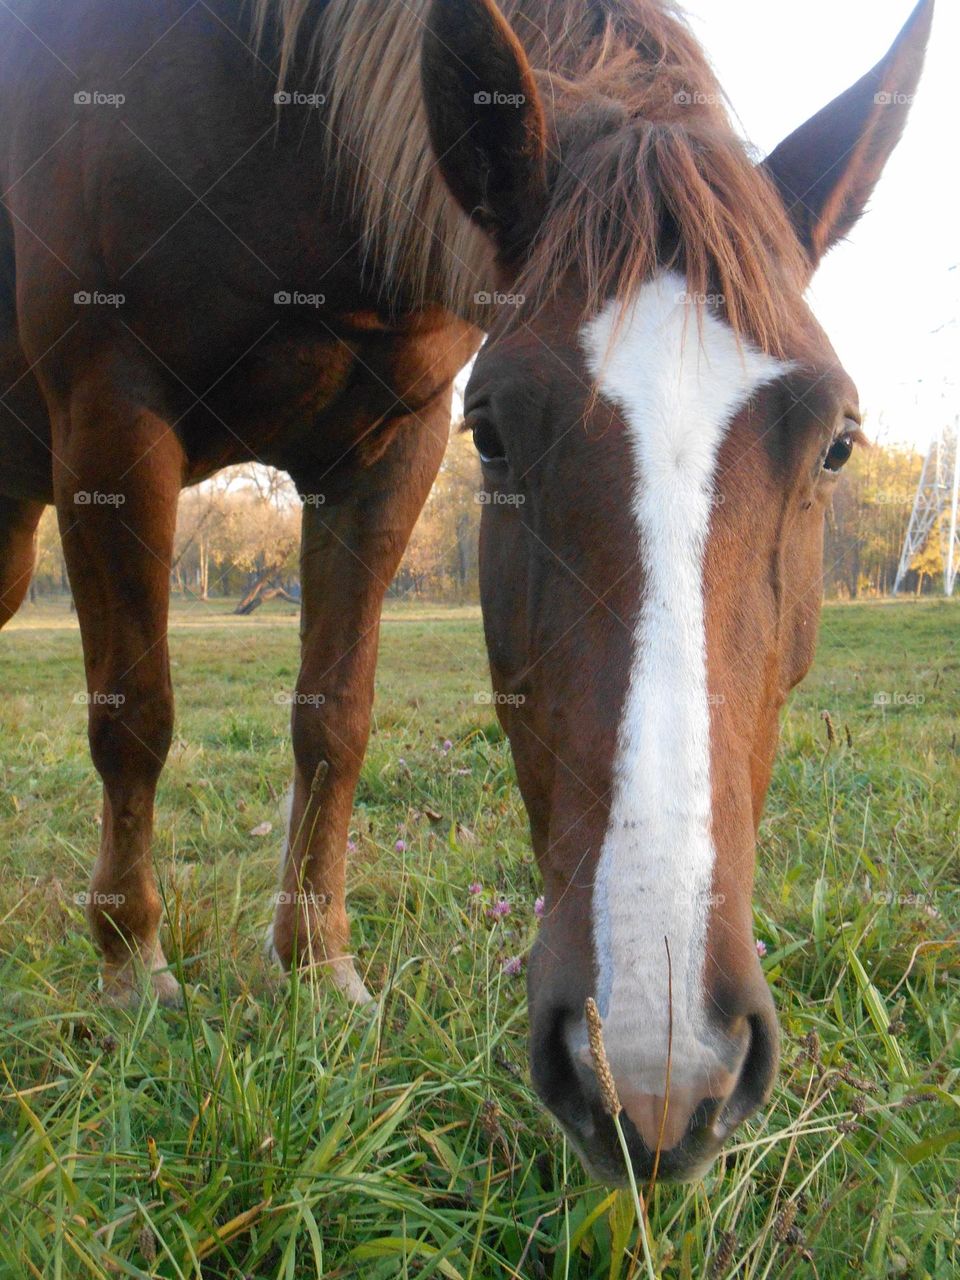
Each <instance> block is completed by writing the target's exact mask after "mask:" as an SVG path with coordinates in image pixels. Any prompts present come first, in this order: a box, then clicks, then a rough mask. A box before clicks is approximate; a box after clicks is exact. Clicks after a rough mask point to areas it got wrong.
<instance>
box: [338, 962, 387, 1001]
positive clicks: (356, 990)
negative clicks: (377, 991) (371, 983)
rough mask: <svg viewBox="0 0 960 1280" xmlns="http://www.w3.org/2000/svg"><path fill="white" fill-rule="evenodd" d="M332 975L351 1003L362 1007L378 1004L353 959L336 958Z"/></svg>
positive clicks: (340, 990) (339, 989)
mask: <svg viewBox="0 0 960 1280" xmlns="http://www.w3.org/2000/svg"><path fill="white" fill-rule="evenodd" d="M331 977H332V978H333V985H334V986H335V987H336V988H337V990H338V991H339V992H340V993H341V994H342V995H343V997H344V998H345V999H346V1000H348V1001H349V1002H350V1003H351V1004H355V1005H357V1006H358V1007H360V1008H363V1007H365V1006H367V1005H373V1004H376V1001H375V1000H374V998H373V996H372V995H371V994H370V992H369V991H368V990H367V988H366V987H365V986H364V983H363V981H362V979H361V977H360V975H359V973H357V971H356V969H355V967H354V964H353V961H352V960H346V959H344V960H335V961H334V962H333V965H332V972H331Z"/></svg>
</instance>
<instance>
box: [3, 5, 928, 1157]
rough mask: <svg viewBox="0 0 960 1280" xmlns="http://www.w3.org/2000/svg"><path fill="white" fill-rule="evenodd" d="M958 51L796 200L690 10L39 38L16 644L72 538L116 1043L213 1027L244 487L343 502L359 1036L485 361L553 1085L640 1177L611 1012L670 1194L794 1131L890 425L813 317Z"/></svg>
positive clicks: (324, 783) (229, 21)
mask: <svg viewBox="0 0 960 1280" xmlns="http://www.w3.org/2000/svg"><path fill="white" fill-rule="evenodd" d="M932 9H933V5H932V2H931V0H922V2H921V3H920V4H919V5H918V7H917V8H916V10H915V12H914V13H913V16H912V17H911V18H910V19H909V21H908V23H907V25H906V26H905V27H904V29H903V31H902V32H901V34H900V36H899V37H898V38H897V40H896V42H895V44H894V45H893V47H892V49H891V50H890V52H889V54H888V55H887V56H886V57H885V58H884V59H883V60H882V61H881V62H880V63H879V65H878V66H877V67H875V68H874V69H873V70H872V71H870V72H869V73H867V74H866V75H865V76H864V77H863V78H862V79H861V80H859V81H858V82H857V83H856V84H855V85H854V86H853V87H852V88H851V89H849V90H848V91H847V92H846V93H844V94H843V95H842V96H841V97H839V98H837V99H836V101H835V102H833V103H832V104H831V105H830V106H828V107H826V108H825V109H824V110H823V111H821V112H820V113H819V114H818V115H816V116H814V117H813V118H812V119H811V120H810V121H809V122H808V123H807V124H805V125H803V126H802V127H801V128H800V129H798V130H797V131H796V132H795V133H794V134H793V135H792V136H791V137H789V138H788V139H787V140H786V141H785V142H784V143H783V144H782V145H781V146H779V147H778V148H777V149H776V150H775V151H774V152H773V153H772V155H770V156H769V157H768V159H767V160H766V161H765V162H764V163H763V164H761V165H757V164H755V163H754V161H753V160H752V158H751V157H750V156H749V154H748V153H747V151H746V149H745V148H744V146H743V144H742V143H741V141H740V140H739V139H738V137H737V136H736V134H735V132H734V131H733V129H732V126H731V124H730V122H729V120H728V117H727V115H726V113H725V109H724V106H723V99H722V97H721V95H720V92H719V90H718V87H717V85H716V84H715V82H714V80H713V78H712V75H711V73H710V71H709V70H708V66H707V62H706V60H705V57H704V55H703V54H702V52H701V51H700V49H699V48H698V46H697V44H696V42H695V41H694V40H693V38H692V36H691V34H690V32H689V31H688V29H687V28H686V26H685V25H684V23H683V21H682V19H681V18H680V17H679V15H678V14H677V13H676V12H675V11H674V9H673V7H672V5H671V4H669V3H668V2H667V0H505V2H504V3H503V4H502V5H501V7H500V8H498V7H497V6H496V4H495V3H494V0H409V2H408V3H397V2H395V0H393V2H391V0H254V3H253V4H252V9H251V11H249V12H248V11H247V9H246V8H245V6H244V5H243V4H241V3H238V2H237V0H150V2H148V3H144V0H72V3H71V4H70V5H66V6H65V5H62V4H61V3H60V0H11V3H10V4H5V5H3V6H2V7H0V48H2V54H0V122H2V146H0V153H2V158H0V165H2V169H0V176H2V187H3V191H4V199H3V204H4V208H3V210H2V211H0V269H2V282H0V308H2V312H0V317H2V326H0V386H2V387H3V389H4V394H3V397H2V401H0V446H2V454H0V494H2V495H3V496H2V497H0V602H2V613H0V621H3V620H5V619H6V618H7V617H9V616H10V615H11V614H12V613H13V612H14V610H15V609H16V608H17V606H18V605H19V603H20V601H21V600H22V598H23V596H24V593H25V591H26V588H27V582H28V579H29V575H30V568H31V563H32V540H33V533H34V529H35V526H36V523H37V520H38V519H39V516H40V514H41V511H42V509H43V506H44V504H45V503H49V502H55V503H56V506H57V511H58V516H59V522H60V529H61V533H62V537H63V544H64V549H65V554H66V558H67V563H68V567H69V572H70V579H71V584H72V587H73V591H74V595H75V599H76V604H77V611H78V615H79V620H80V627H81V632H82V638H83V651H84V659H85V664H86V673H87V681H88V687H89V695H90V705H89V733H90V745H91V751H92V755H93V761H94V763H95V765H96V767H97V769H98V771H99V773H100V775H101V777H102V779H103V785H104V806H103V831H102V839H101V846H100V852H99V856H98V858H97V862H96V866H95V868H94V872H93V880H92V888H91V894H90V907H89V919H90V926H91V928H92V930H93V933H94V936H95V938H96V941H97V943H98V945H99V947H100V950H101V952H102V955H103V987H104V992H105V994H106V996H108V997H109V998H111V999H114V1000H126V999H129V998H130V997H131V996H132V995H133V994H134V993H135V992H136V991H137V989H138V986H139V984H140V981H141V979H142V977H143V976H145V975H146V976H148V983H152V986H153V989H154V990H155V991H156V992H157V993H159V995H160V996H161V997H165V998H172V997H175V996H176V994H177V986H176V983H175V981H174V979H173V977H172V975H171V974H170V972H169V971H168V969H167V962H166V959H165V957H164V954H163V951H162V950H161V947H160V942H159V940H158V927H159V923H160V915H161V907H160V899H159V897H158V893H157V890H156V888H155V885H154V880H153V872H152V865H151V853H150V837H151V826H152V811H153V802H154V793H155V788H156V785H157V780H158V777H159V775H160V771H161V769H162V767H163V763H164V759H165V756H166V754H167V750H168V747H169V744H170V736H171V727H172V723H173V697H172V692H171V685H170V669H169V662H168V656H167V639H166V627H167V602H168V589H169V580H170V562H171V545H172V540H173V533H174V523H175V518H176V508H177V495H178V493H179V492H180V490H181V488H182V487H183V486H184V485H185V484H192V483H195V482H196V481H198V480H201V479H203V478H204V477H205V476H209V475H210V474H211V473H213V472H214V471H216V470H217V469H218V468H219V467H222V466H224V465H227V464H230V463H236V462H240V461H247V460H250V459H256V460H258V461H261V462H264V463H269V464H272V465H274V466H277V467H281V468H284V469H286V470H287V471H289V472H290V474H291V475H292V476H293V478H294V480H295V481H296V483H297V485H298V487H299V490H300V492H301V493H302V494H303V495H305V496H307V497H309V496H312V495H321V494H322V495H323V501H322V502H321V501H319V499H316V500H314V501H312V502H309V501H308V502H305V504H304V516H303V550H302V557H303V567H302V583H303V623H302V667H301V671H300V676H299V680H298V684H297V691H298V695H303V696H298V697H296V698H295V699H294V705H293V717H292V721H293V750H294V758H295V786H294V798H293V809H292V814H291V819H290V828H289V830H290V835H289V840H288V849H287V853H286V857H285V862H284V868H283V888H284V890H285V892H284V893H283V894H281V895H280V905H279V906H278V908H277V911H276V915H275V919H274V924H273V931H272V937H273V944H274V947H275V949H276V952H277V953H278V955H279V958H280V960H281V962H282V963H283V964H284V965H285V966H287V967H289V966H292V965H295V964H298V963H314V964H317V965H319V966H322V967H324V969H325V971H327V972H329V974H330V977H331V978H332V980H333V982H334V983H336V984H337V985H338V986H340V987H341V988H342V989H343V990H345V991H346V992H347V993H348V995H350V996H351V997H353V998H355V999H359V998H363V997H364V996H365V995H366V993H365V991H364V988H363V986H362V984H361V982H360V979H359V977H358V976H357V973H356V971H355V968H354V965H353V961H352V959H351V958H350V955H349V938H348V925H347V917H346V912H345V905H344V858H345V845H346V834H347V824H348V821H349V816H350V810H351V804H352V799H353V792H354V787H355V784H356V782H357V777H358V773H359V770H360V765H361V761H362V758H363V753H364V748H365V744H366V740H367V733H368V725H369V714H370V704H371V698H372V689H373V672H374V662H375V656H376V649H377V636H378V622H379V614H380V607H381V602H382V598H383V593H384V589H385V587H386V586H387V584H388V583H389V581H390V578H391V575H392V574H393V572H394V570H395V568H396V566H397V563H398V561H399V559H400V556H401V554H402V552H403V549H404V546H405V544H406V542H407V539H408V536H409V534H410V530H411V528H412V526H413V524H414V521H415V520H416V517H417V514H418V512H419V510H420V507H421V504H422V503H423V501H424V499H425V497H426V494H427V492H428V490H429V488H430V485H431V482H432V480H433V477H434V475H435V472H436V470H437V467H438V464H439V460H440V457H441V455H442V453H443V449H444V444H445V441H446V438H447V432H448V419H449V414H450V397H451V391H450V388H451V380H452V378H453V376H454V374H455V372H456V371H457V370H458V369H459V368H460V367H461V366H462V365H463V364H464V362H465V361H466V360H467V359H468V358H469V356H470V355H471V354H472V353H473V351H474V350H475V347H476V345H477V342H478V340H479V331H480V330H481V329H483V330H486V331H487V333H488V334H489V340H488V342H487V344H486V346H485V348H484V349H483V351H482V353H481V355H480V357H479V359H478V361H477V363H476V367H475V369H474V372H473V376H472V378H471V381H470V385H469V388H468V391H467V400H466V421H467V424H468V426H469V427H470V428H471V429H472V431H473V435H474V439H475V441H476V445H477V449H478V451H479V453H480V456H481V459H482V464H483V469H484V476H485V481H484V483H485V487H486V488H487V489H488V490H489V493H490V496H491V501H489V502H488V503H487V504H486V507H485V511H484V516H483V528H482V539H481V541H482V546H481V552H482V597H483V607H484V622H485V628H486V636H487V644H488V648H489V654H490V663H491V668H492V672H493V681H494V685H495V687H496V689H497V690H498V691H499V692H500V693H501V694H504V695H510V694H514V695H519V694H522V695H523V697H522V698H520V697H503V698H500V699H499V700H498V705H499V707H500V710H501V713H502V718H503V721H504V724H505V726H506V729H507V732H508V733H509V735H510V740H511V743H512V747H513V752H514V757H515V760H516V766H517V771H518V774H519V779H520V786H521V788H522V791H523V796H524V799H525V801H526V805H527V809H528V811H529V815H530V822H531V827H532V834H533V843H534V846H535V849H536V853H537V856H538V858H539V861H540V865H541V868H542V872H543V877H544V881H545V894H546V914H545V918H544V921H543V926H542V929H541V932H540V936H539V940H538V942H537V945H536V948H535V951H534V954H533V957H532V960H531V964H530V970H529V996H530V1012H531V1023H532V1036H531V1062H532V1072H533V1079H534V1082H535V1085H536V1087H537V1089H538V1091H539V1092H540V1094H541V1095H542V1097H543V1098H544V1100H545V1101H546V1103H547V1105H548V1106H549V1108H550V1109H551V1110H552V1111H553V1112H554V1114H555V1115H556V1116H557V1117H558V1118H559V1120H560V1121H561V1123H562V1124H563V1126H564V1128H565V1129H566V1131H567V1132H568V1134H569V1135H570V1137H571V1139H572V1140H573V1141H574V1142H575V1144H576V1145H577V1147H578V1149H579V1150H580V1151H581V1152H582V1153H583V1155H584V1158H585V1159H586V1161H587V1163H588V1164H589V1166H590V1167H591V1168H593V1169H594V1170H596V1171H597V1172H598V1173H599V1174H600V1175H601V1176H603V1177H605V1178H611V1179H612V1178H617V1177H619V1176H620V1174H621V1173H622V1163H621V1159H620V1156H619V1150H618V1147H617V1140H616V1137H615V1131H614V1127H613V1124H612V1121H611V1119H610V1117H609V1115H608V1114H607V1112H606V1111H605V1110H604V1109H603V1105H602V1100H601V1096H600V1092H599V1089H598V1085H597V1080H596V1077H595V1075H594V1073H593V1071H592V1069H591V1064H590V1058H589V1056H588V1054H587V1047H586V1035H585V1025H584V1014H583V1010H584V1003H585V999H586V998H587V997H589V996H595V997H596V1000H597V1003H598V1005H599V1009H600V1012H601V1015H602V1018H603V1023H604V1034H605V1040H606V1052H607V1055H608V1058H609V1063H610V1068H611V1071H612V1075H613V1079H614V1082H615V1086H616V1089H617V1091H618V1094H619V1099H620V1101H621V1102H622V1104H623V1108H624V1131H625V1133H626V1138H627V1141H628V1144H629V1150H630V1156H631V1159H632V1161H633V1164H634V1166H635V1169H636V1171H637V1173H638V1174H645V1173H646V1172H648V1171H649V1169H650V1167H651V1164H652V1162H653V1153H654V1151H655V1150H656V1149H657V1148H660V1149H661V1158H660V1170H661V1172H662V1173H664V1174H666V1175H668V1176H674V1177H680V1176H691V1175H692V1174H694V1173H695V1172H696V1171H697V1170H699V1169H700V1168H702V1167H703V1164H704V1162H705V1161H707V1160H708V1159H709V1158H711V1157H712V1156H713V1154H714V1153H715V1152H716V1151H717V1150H718V1149H719V1147H720V1145H721V1143H722V1141H723V1139H724V1137H725V1135H726V1134H728V1133H729V1132H730V1130H731V1129H732V1128H733V1127H734V1126H735V1125H736V1124H737V1123H738V1122H739V1121H740V1120H742V1119H743V1117H745V1116H746V1115H748V1114H749V1113H750V1112H751V1111H753V1110H754V1109H755V1108H756V1107H757V1106H758V1105H759V1104H760V1103H761V1102H762V1100H763V1099H764V1098H765V1097H766V1096H767V1093H768V1091H769V1089H770V1087H771V1083H772V1079H773V1076H774V1071H775V1065H776V1061H777V1032H776V1020H775V1015H774V1010H773V1007H772V1001H771V998H770V995H769V992H768V990H767V988H766V985H765V983H764V981H763V977H762V974H761V971H760V968H759V964H758V960H757V956H756V951H755V948H754V943H753V938H752V931H751V903H750V898H751V882H752V875H753V862H754V845H755V837H756V830H757V823H758V820H759V816H760V811H761V807H762V803H763V799H764V793H765V791H766V789H767V784H768V781H769V778H770V771H771V763H772V759H773V755H774V750H775V743H776V739H777V723H778V710H779V708H780V706H781V704H782V703H783V700H784V698H785V696H786V694H787V692H788V690H789V689H790V688H791V687H792V686H793V685H795V684H796V683H797V681H798V680H800V678H801V677H802V676H803V674H804V672H805V671H806V670H807V668H808V666H809V664H810V661H811V658H812V655H813V650H814V637H815V632H816V624H817V614H818V608H819V603H820V573H821V550H822V547H821V541H822V526H823V513H824V507H825V504H826V503H827V502H828V501H829V495H830V493H831V491H832V488H833V485H834V482H835V479H836V473H837V472H838V471H839V470H840V468H841V466H842V465H843V463H844V461H845V460H846V458H847V457H848V455H849V454H850V451H851V448H852V447H853V444H854V442H855V440H856V437H857V423H858V413H857V403H856V395H855V391H854V388H853V387H852V386H851V384H850V380H849V378H848V377H847V376H846V375H845V374H844V372H843V370H842V369H841V368H840V366H839V364H838V361H837V358H836V356H835V354H834V352H833V351H832V349H831V347H830V344H829V343H828V341H827V339H826V337H825V336H824V334H823V333H822V331H821V330H820V328H819V327H818V325H817V323H816V321H815V320H814V319H813V317H812V316H811V314H810V312H809V311H808V310H807V308H806V305H805V303H804V301H803V296H802V295H803V291H804V288H805V286H806V283H807V281H808V279H809V277H810V275H811V274H812V272H813V270H814V268H815V266H816V265H817V263H818V261H819V260H820V258H821V257H822V255H823V254H824V253H825V252H826V251H827V249H829V248H830V246H831V245H832V244H833V243H834V242H835V241H836V240H837V239H838V238H839V237H840V236H842V235H843V234H844V233H845V232H846V231H847V230H848V229H849V228H850V227H851V226H852V225H853V223H854V222H855V221H856V219H857V218H858V216H859V215H860V213H861V211H862V209H863V207H864V204H865V202H866V200H867V198H868V196H869V195H870V192H871V191H872V189H873V187H874V185H875V183H876V181H877V178H878V176H879V174H880V171H881V169H882V167H883V165H884V163H885V161H886V159H887V157H888V155H889V153H890V152H891V150H892V148H893V147H894V145H895V143H896V141H897V139H898V137H899V135H900V133H901V131H902V129H903V126H904V123H905V119H906V113H907V104H908V103H909V101H910V98H911V96H912V94H913V92H914V90H915V87H916V84H917V81H918V78H919V74H920V68H921V64H922V58H923V50H924V46H925V43H926V39H927V35H928V31H929V28H930V22H931V15H932ZM507 499H510V500H509V501H508V500H507ZM320 693H322V694H323V697H322V698H319V697H316V696H311V695H317V694H320Z"/></svg>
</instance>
